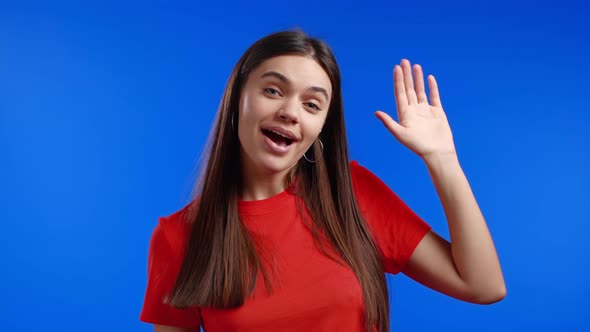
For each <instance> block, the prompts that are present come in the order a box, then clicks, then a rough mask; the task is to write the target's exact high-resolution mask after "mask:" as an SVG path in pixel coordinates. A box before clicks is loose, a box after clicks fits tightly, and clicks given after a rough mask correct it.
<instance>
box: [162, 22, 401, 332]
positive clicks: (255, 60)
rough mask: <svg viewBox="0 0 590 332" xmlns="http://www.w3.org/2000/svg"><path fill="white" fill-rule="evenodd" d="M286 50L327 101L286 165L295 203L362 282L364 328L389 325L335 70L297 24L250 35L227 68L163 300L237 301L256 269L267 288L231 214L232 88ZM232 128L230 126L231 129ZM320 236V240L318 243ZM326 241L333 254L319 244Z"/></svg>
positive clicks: (235, 151) (235, 98) (252, 243)
mask: <svg viewBox="0 0 590 332" xmlns="http://www.w3.org/2000/svg"><path fill="white" fill-rule="evenodd" d="M286 54H291V55H293V54H295V55H301V56H306V57H310V58H312V59H314V60H315V61H317V63H318V64H320V65H321V67H322V68H323V69H324V70H325V71H326V73H327V74H328V76H329V78H330V81H331V83H332V91H333V95H332V100H331V102H330V107H329V110H328V114H327V118H326V122H325V125H324V127H323V129H322V132H321V133H320V136H319V138H320V139H321V141H322V142H323V145H324V148H323V152H322V148H321V147H320V146H319V144H318V143H317V140H316V142H315V143H314V144H313V145H312V146H311V147H310V149H309V151H308V152H307V153H306V155H307V156H308V157H309V158H311V159H318V162H316V163H310V162H306V161H305V160H303V159H302V160H300V161H299V162H298V164H297V165H296V166H295V167H294V168H293V173H292V175H293V178H295V179H297V180H296V181H295V183H294V186H295V193H296V195H297V197H298V200H297V201H298V202H300V201H301V203H300V205H299V206H300V209H301V205H302V204H304V205H305V207H307V209H308V210H309V213H310V216H311V218H312V219H311V220H305V221H304V222H305V223H306V225H307V226H308V227H309V229H310V231H311V232H312V234H313V238H314V241H315V243H316V245H317V246H318V247H319V249H320V250H321V251H322V252H323V253H324V254H326V255H327V256H328V257H330V258H331V259H333V260H334V261H336V262H338V263H339V264H342V265H344V266H346V267H348V268H350V269H351V270H352V271H353V272H354V273H355V275H356V277H357V278H358V280H359V282H360V285H361V287H362V289H363V295H364V304H365V323H366V328H367V331H371V330H372V328H373V326H375V327H376V328H377V329H378V331H389V301H388V298H387V286H386V282H385V274H384V272H383V266H382V262H381V259H380V257H379V255H378V254H377V252H378V251H377V247H376V245H375V242H374V240H373V238H372V236H371V234H370V232H369V229H368V227H367V225H366V224H365V221H364V220H363V217H362V215H361V213H360V209H359V207H358V203H357V200H356V197H355V195H354V190H353V185H352V179H351V175H350V167H349V160H348V147H347V143H346V133H345V126H344V115H343V106H342V96H341V83H340V71H339V69H338V65H337V63H336V59H335V58H334V55H333V54H332V51H331V50H330V48H329V47H328V46H327V45H326V44H325V43H324V42H322V41H321V40H318V39H315V38H311V37H309V36H307V35H306V34H305V33H304V32H302V31H300V30H289V31H281V32H276V33H273V34H270V35H268V36H266V37H264V38H262V39H260V40H258V41H256V42H255V43H254V44H253V45H252V46H250V48H248V49H247V50H246V52H245V53H244V54H243V55H242V57H241V58H240V60H239V61H238V63H237V64H236V66H235V67H234V69H233V71H232V73H231V76H230V78H229V81H228V83H227V87H226V89H225V93H224V95H223V98H222V100H221V104H220V106H219V110H218V112H217V118H216V120H215V123H214V126H213V128H212V130H211V134H210V135H211V136H210V139H209V144H210V145H209V147H208V149H207V150H206V152H205V156H206V158H205V160H204V161H203V165H206V167H204V168H203V172H202V173H201V175H200V177H199V180H198V182H197V185H196V186H195V188H196V190H195V196H196V197H195V198H194V202H195V204H192V205H190V208H189V210H188V211H189V212H188V215H187V218H186V220H187V222H189V223H190V224H191V227H192V231H191V232H190V238H189V239H188V245H187V249H186V254H185V257H184V261H183V263H182V266H181V268H180V272H179V275H178V278H177V280H176V283H175V285H174V287H173V290H172V292H171V293H170V296H169V298H168V301H167V302H168V303H169V304H170V305H172V306H175V307H179V308H186V307H193V306H197V307H214V308H231V307H236V306H240V305H242V304H243V303H244V300H245V299H246V297H247V296H248V295H249V294H251V292H252V291H253V290H254V286H255V284H256V276H257V274H258V272H259V271H260V272H262V275H263V277H264V280H265V283H266V286H267V288H268V289H269V290H270V289H272V283H271V281H270V277H269V274H268V271H266V269H265V268H264V266H263V264H262V261H263V256H262V255H264V253H262V252H260V250H259V246H258V244H257V243H258V242H257V240H256V239H255V238H253V236H252V234H251V233H249V232H248V230H247V229H246V227H245V226H244V225H243V224H242V222H241V221H240V217H239V215H238V207H237V206H238V200H239V193H240V186H241V172H239V170H236V165H240V164H241V163H240V142H239V140H238V136H237V130H236V129H237V122H238V110H239V105H238V103H239V100H240V93H241V90H242V88H243V85H244V84H245V82H246V80H247V78H248V75H249V74H250V73H251V72H252V71H253V70H254V69H255V68H257V67H258V66H259V65H260V64H261V63H262V62H263V61H265V60H268V59H270V58H272V57H276V56H279V55H286ZM234 128H236V129H234ZM326 241H327V242H328V243H325V242H326ZM326 244H327V245H329V246H331V247H332V248H333V249H335V252H336V253H337V254H338V255H339V257H333V256H331V255H329V254H328V253H327V251H326V250H325V249H324V245H326Z"/></svg>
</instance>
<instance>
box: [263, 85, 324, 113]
mask: <svg viewBox="0 0 590 332" xmlns="http://www.w3.org/2000/svg"><path fill="white" fill-rule="evenodd" d="M263 91H264V92H265V93H267V94H269V95H271V96H273V97H276V96H281V93H280V92H279V90H277V89H274V88H264V89H263ZM303 105H305V106H307V107H309V108H311V109H313V110H316V111H319V110H321V108H320V107H319V106H318V105H317V104H315V103H312V102H307V103H303Z"/></svg>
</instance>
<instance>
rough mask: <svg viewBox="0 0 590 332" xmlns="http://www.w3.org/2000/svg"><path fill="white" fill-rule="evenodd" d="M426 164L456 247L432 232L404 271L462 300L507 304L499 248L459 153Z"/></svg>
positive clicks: (429, 285)
mask: <svg viewBox="0 0 590 332" xmlns="http://www.w3.org/2000/svg"><path fill="white" fill-rule="evenodd" d="M425 162H426V165H427V167H428V170H429V172H430V175H431V177H432V180H433V183H434V186H435V187H436V190H437V192H438V195H439V197H440V200H441V203H442V205H443V208H444V211H445V214H446V217H447V222H448V224H449V233H450V236H451V243H450V244H449V242H447V241H446V240H445V239H443V238H441V237H440V236H438V235H437V234H436V233H434V232H432V231H431V232H430V233H429V234H427V235H426V236H425V237H424V239H423V240H422V241H421V242H420V244H419V245H418V247H417V248H416V250H415V251H414V253H413V254H412V256H411V258H410V260H409V262H408V264H407V265H406V267H405V269H404V270H403V272H404V273H405V274H406V275H408V276H409V277H411V278H412V279H414V280H416V281H418V282H420V283H422V284H424V285H426V286H428V287H430V288H432V289H435V290H437V291H439V292H441V293H444V294H447V295H449V296H452V297H455V298H458V299H460V300H464V301H468V302H473V303H479V304H489V303H494V302H497V301H500V300H502V299H503V298H504V297H505V296H506V286H505V284H504V277H503V276H502V269H501V267H500V262H499V260H498V256H497V254H496V249H495V247H494V243H493V241H492V237H491V236H490V233H489V231H488V228H487V225H486V222H485V220H484V217H483V215H482V213H481V211H480V209H479V207H478V205H477V202H476V200H475V197H474V196H473V193H472V192H471V188H470V186H469V183H468V182H467V179H466V178H465V175H464V174H463V170H462V169H461V166H460V165H459V162H458V159H457V158H456V155H454V156H453V155H449V156H441V157H431V158H429V159H426V160H425Z"/></svg>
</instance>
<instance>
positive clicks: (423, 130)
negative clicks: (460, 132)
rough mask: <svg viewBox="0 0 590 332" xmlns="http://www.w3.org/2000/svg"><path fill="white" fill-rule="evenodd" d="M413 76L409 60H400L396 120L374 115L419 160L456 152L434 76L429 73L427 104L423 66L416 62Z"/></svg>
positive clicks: (395, 72) (396, 74) (395, 79)
mask: <svg viewBox="0 0 590 332" xmlns="http://www.w3.org/2000/svg"><path fill="white" fill-rule="evenodd" d="M414 78H415V79H412V67H411V65H410V61H408V60H406V59H403V60H402V61H401V65H396V66H395V68H394V70H393V84H394V87H395V89H394V90H395V101H396V106H397V117H398V120H399V123H398V122H396V121H395V120H393V119H392V118H391V116H389V115H388V114H387V113H385V112H383V111H377V112H375V115H376V116H377V118H379V120H381V121H382V122H383V124H384V125H385V127H387V129H388V130H389V131H390V132H391V133H392V134H393V136H395V138H397V140H398V141H400V143H402V144H403V145H405V146H406V147H408V148H409V149H410V150H412V151H414V153H416V154H418V155H419V156H420V157H421V158H422V159H426V158H429V157H436V156H445V155H449V154H451V155H452V154H456V150H455V144H454V142H453V134H452V133H451V128H450V126H449V123H448V120H447V116H446V115H445V112H444V110H443V108H442V104H441V102H440V96H439V92H438V86H437V84H436V80H435V79H434V76H432V75H429V76H428V87H429V89H430V104H429V103H428V100H427V99H426V91H425V88H424V77H423V73H422V67H421V66H420V65H418V64H416V65H414Z"/></svg>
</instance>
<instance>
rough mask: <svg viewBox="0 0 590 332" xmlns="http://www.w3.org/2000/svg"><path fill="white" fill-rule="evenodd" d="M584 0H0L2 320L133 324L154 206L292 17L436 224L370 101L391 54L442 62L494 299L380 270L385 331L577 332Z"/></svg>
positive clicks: (6, 326)
mask: <svg viewBox="0 0 590 332" xmlns="http://www.w3.org/2000/svg"><path fill="white" fill-rule="evenodd" d="M588 17H590V10H589V7H588V5H586V4H582V2H580V3H576V2H572V1H555V2H553V3H551V2H547V1H537V2H535V3H532V2H531V3H524V2H521V3H508V2H498V1H485V2H477V3H476V2H465V3H459V2H448V1H444V2H416V1H407V2H375V1H369V2H367V3H365V4H364V5H362V6H360V2H358V1H357V2H355V3H354V4H350V3H346V2H344V3H338V4H336V3H325V4H322V3H317V2H314V1H309V2H306V1H300V2H288V3H285V2H272V1H264V2H263V1H261V2H247V3H244V4H237V3H236V4H234V3H227V2H217V3H215V4H207V5H200V4H198V3H197V2H196V1H192V2H189V1H176V2H173V3H172V2H164V1H155V2H151V3H146V2H143V1H142V2H139V1H138V2H125V3H124V4H121V3H117V2H116V1H106V2H87V3H85V4H79V3H76V2H71V3H66V2H51V6H50V5H48V4H44V3H34V2H26V1H25V2H19V3H18V4H16V3H14V2H2V3H1V4H0V167H1V172H0V193H1V194H0V204H1V220H2V228H3V231H2V232H1V233H0V255H1V256H2V263H3V264H2V273H0V285H1V286H0V287H1V289H0V290H1V294H2V296H3V299H2V301H0V326H2V330H5V331H37V330H43V331H82V330H83V331H88V332H90V331H151V329H152V328H151V326H150V325H148V324H144V323H141V322H139V320H138V316H139V312H140V309H141V306H142V303H143V296H144V291H145V286H146V277H147V275H146V272H147V271H146V269H147V249H148V244H149V237H150V235H151V232H152V230H153V227H154V226H155V225H156V222H157V217H158V216H163V215H168V214H170V213H172V212H174V211H176V210H177V209H179V208H180V207H182V206H183V205H184V204H185V203H186V202H187V200H188V198H189V194H190V191H191V188H192V185H193V183H194V180H195V176H196V172H195V170H196V165H197V163H198V159H199V156H200V154H201V151H202V148H203V146H204V144H205V140H206V138H207V135H208V131H209V128H210V126H211V121H212V120H213V117H214V114H215V111H216V109H217V106H218V104H219V101H220V98H221V95H222V93H223V90H224V87H225V83H226V81H227V78H228V75H229V73H230V72H231V70H232V68H233V66H234V64H235V62H236V61H237V60H238V58H239V57H240V55H241V54H242V52H243V51H245V49H246V48H247V47H248V46H249V45H250V44H251V43H253V42H254V41H255V40H257V39H258V38H260V37H262V36H264V35H266V34H268V33H270V32H273V31H276V30H280V29H286V28H292V27H300V28H303V29H304V30H305V31H306V32H308V33H310V34H311V35H312V36H315V37H319V38H322V39H324V40H325V41H326V42H328V43H329V44H330V45H331V46H332V48H333V50H334V52H335V54H336V57H337V59H338V61H339V64H340V66H341V71H342V74H343V93H344V102H345V112H346V121H347V130H348V134H349V135H348V138H349V144H350V149H351V158H352V159H356V160H358V161H359V162H360V163H361V164H363V165H364V166H366V167H368V168H369V169H370V170H372V171H373V172H374V173H375V174H377V175H378V176H379V177H381V178H382V179H383V180H384V181H385V182H386V183H387V184H388V185H389V186H390V187H391V188H392V189H393V190H394V191H395V192H396V193H398V195H400V196H401V197H402V199H403V200H404V201H405V202H406V203H407V204H408V205H409V206H410V207H412V209H414V210H415V211H416V212H417V213H418V214H419V215H420V216H421V217H422V218H424V219H425V220H426V221H427V222H429V223H430V224H431V225H432V226H433V227H434V229H435V230H436V231H437V232H439V233H440V234H442V235H444V236H445V237H447V238H448V230H447V225H446V221H445V216H444V212H443V210H442V206H441V204H440V202H439V200H438V197H437V195H436V191H435V189H434V187H433V185H432V182H431V179H430V177H429V175H428V172H427V170H426V167H425V165H424V164H423V162H422V161H421V159H420V158H418V157H417V156H416V155H414V154H413V153H412V152H411V151H410V150H408V149H406V148H405V147H403V146H402V145H401V144H400V143H398V142H397V141H396V140H395V138H394V137H393V136H392V135H391V134H389V132H388V131H387V130H386V129H385V128H384V127H383V126H382V124H381V123H380V122H379V121H378V120H377V119H376V118H375V116H374V115H373V112H374V111H375V110H377V109H382V110H385V111H387V112H389V113H390V114H395V107H394V97H393V82H392V69H393V66H394V65H395V64H396V63H398V62H399V61H400V59H401V58H409V59H410V60H411V61H412V62H413V63H420V64H421V65H422V66H423V68H424V69H425V71H426V73H427V74H434V75H435V76H436V77H437V80H438V83H439V87H440V90H441V97H442V101H443V106H444V108H445V111H446V113H447V116H448V118H449V122H450V124H451V128H452V130H453V134H454V137H455V144H456V146H457V149H458V153H459V158H460V162H461V164H462V166H463V169H464V171H465V173H466V175H467V177H468V179H469V181H470V184H471V186H472V189H473V191H474V193H475V195H476V198H477V200H478V203H479V205H480V207H481V210H482V212H483V213H484V216H485V217H486V220H487V222H488V225H489V228H490V230H491V232H492V235H493V237H494V240H495V243H496V246H497V249H498V253H499V256H500V259H501V263H502V267H503V271H504V275H505V279H506V284H507V287H508V295H507V297H506V298H505V299H504V300H503V301H502V302H500V303H497V304H494V305H491V306H479V305H473V304H468V303H464V302H460V301H458V300H454V299H452V298H449V297H446V296H444V295H441V294H439V293H436V292H434V291H432V290H430V289H427V288H425V287H423V286H421V285H419V284H417V283H415V282H414V281H412V280H410V279H408V278H407V277H405V276H403V275H401V274H400V275H398V276H388V281H389V285H390V290H391V291H392V292H391V303H392V308H391V317H392V320H391V322H392V330H394V331H429V330H433V329H437V330H441V331H450V330H454V331H497V330H506V331H517V330H523V329H526V330H533V329H535V330H556V329H560V330H565V329H570V330H572V331H581V330H588V329H589V328H590V324H589V311H588V309H587V304H586V303H585V302H586V301H584V300H585V299H587V298H588V297H589V296H590V287H589V286H588V273H589V262H590V257H589V256H590V254H589V253H590V245H589V244H588V241H587V239H588V231H589V222H590V217H589V215H590V214H589V212H590V211H589V208H588V206H589V204H588V188H589V187H590V177H589V176H588V170H590V163H589V160H590V158H589V151H590V149H589V148H588V145H589V143H590V134H589V130H588V124H589V119H590V117H589V115H588V113H589V112H588V111H589V107H588V105H589V103H588V94H589V91H590V84H589V83H588V79H589V74H590V72H589V67H588V61H587V60H588V59H590V52H589V47H588V45H589V43H588V42H589V38H588V37H589V35H590V34H589V31H590V27H589V23H588V22H589V19H588Z"/></svg>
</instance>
